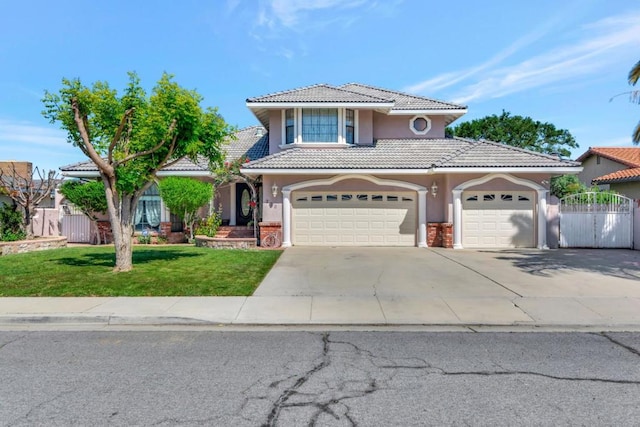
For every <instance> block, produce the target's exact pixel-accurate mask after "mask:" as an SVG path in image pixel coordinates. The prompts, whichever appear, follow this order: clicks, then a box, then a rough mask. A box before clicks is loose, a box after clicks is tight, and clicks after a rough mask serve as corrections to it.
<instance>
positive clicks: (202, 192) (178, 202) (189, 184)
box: [158, 176, 213, 239]
mask: <svg viewBox="0 0 640 427" xmlns="http://www.w3.org/2000/svg"><path fill="white" fill-rule="evenodd" d="M158 186H159V187H160V197H162V200H164V203H165V205H167V207H168V208H169V210H170V211H171V213H173V214H175V215H177V216H178V217H180V219H181V220H182V221H183V223H184V225H185V227H188V228H189V231H190V234H191V239H193V225H194V223H195V221H196V218H197V214H198V209H200V208H201V207H202V206H204V205H205V204H207V203H208V202H209V201H210V200H211V196H212V195H213V194H212V189H213V186H212V185H211V184H209V183H207V182H202V181H198V180H195V179H191V178H182V177H178V176H171V177H168V178H165V179H163V180H162V181H160V184H159V185H158Z"/></svg>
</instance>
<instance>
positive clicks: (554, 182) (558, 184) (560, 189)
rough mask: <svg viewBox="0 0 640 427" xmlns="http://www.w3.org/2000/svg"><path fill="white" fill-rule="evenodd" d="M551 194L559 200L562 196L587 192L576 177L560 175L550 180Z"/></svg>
mask: <svg viewBox="0 0 640 427" xmlns="http://www.w3.org/2000/svg"><path fill="white" fill-rule="evenodd" d="M550 189H551V194H552V195H554V196H556V197H557V198H559V199H562V198H563V197H564V196H567V195H569V194H575V193H582V192H584V191H587V187H586V186H585V185H584V184H583V183H582V182H580V180H579V179H578V177H577V176H576V175H561V176H554V177H553V178H551V185H550Z"/></svg>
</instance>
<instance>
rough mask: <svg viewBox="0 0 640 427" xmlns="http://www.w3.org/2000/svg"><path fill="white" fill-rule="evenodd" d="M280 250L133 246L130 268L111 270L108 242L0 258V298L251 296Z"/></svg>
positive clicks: (111, 251)
mask: <svg viewBox="0 0 640 427" xmlns="http://www.w3.org/2000/svg"><path fill="white" fill-rule="evenodd" d="M280 254H281V251H261V250H233V249H224V250H213V249H208V248H196V247H193V246H157V247H156V246H151V247H150V246H145V247H140V246H137V247H134V251H133V271H130V272H126V273H113V271H112V270H113V266H114V261H115V254H114V248H113V246H108V247H107V246H91V247H75V248H63V249H54V250H47V251H40V252H30V253H25V254H16V255H6V256H0V296H1V297H10V296H11V297H18V296H21V297H23V296H65V297H72V296H73V297H79V296H214V295H220V296H230V295H242V296H244V295H251V294H252V293H253V291H254V290H255V289H256V287H258V285H259V284H260V282H261V281H262V279H263V278H264V276H265V275H266V274H267V272H268V271H269V270H270V269H271V267H272V266H273V264H274V263H275V262H276V260H277V259H278V257H279V256H280Z"/></svg>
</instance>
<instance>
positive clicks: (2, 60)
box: [0, 0, 640, 169]
mask: <svg viewBox="0 0 640 427" xmlns="http://www.w3.org/2000/svg"><path fill="white" fill-rule="evenodd" d="M0 11H1V12H0V160H26V161H30V162H32V163H33V165H34V167H35V166H38V167H39V168H41V169H58V168H59V167H60V166H63V165H67V164H71V163H75V162H79V161H84V160H86V158H85V157H84V156H83V154H82V153H81V152H80V150H79V149H78V148H77V147H74V146H73V145H71V144H69V143H68V142H67V141H66V133H65V132H64V131H63V130H61V129H60V127H59V125H57V124H51V123H49V122H48V121H47V119H45V118H44V117H43V116H42V114H41V111H42V109H43V104H42V101H41V99H42V97H43V95H44V92H45V90H48V91H50V92H57V91H58V90H59V89H60V88H61V80H62V78H65V77H66V78H76V77H77V78H80V79H81V81H82V82H83V83H84V84H86V85H91V84H92V83H93V82H96V81H107V82H109V84H110V86H111V87H112V88H117V89H119V90H121V89H122V88H124V85H125V83H126V81H127V71H135V72H137V73H138V75H139V76H140V78H141V79H142V84H143V86H144V87H145V88H146V89H147V90H148V91H150V90H151V88H152V87H153V86H154V84H155V82H157V81H158V80H159V79H160V77H161V75H162V73H163V72H165V71H166V72H168V73H171V74H174V75H175V81H176V82H178V83H179V84H180V85H182V86H184V87H186V88H189V89H195V90H197V91H198V92H199V93H200V94H201V95H203V96H204V101H203V103H202V105H203V106H205V107H207V106H213V107H218V109H219V112H220V113H221V114H222V116H223V117H224V118H225V120H226V121H227V122H228V123H230V124H232V125H235V126H237V127H239V128H243V127H247V126H252V125H255V124H258V121H257V119H256V118H255V117H254V116H253V114H252V113H251V112H250V111H249V110H248V109H247V108H246V105H245V102H246V99H247V98H249V97H255V96H261V95H266V94H268V93H272V92H276V91H281V90H287V89H293V88H296V87H302V86H307V85H311V84H317V83H328V84H334V85H339V84H344V83H350V82H358V83H363V84H368V85H373V86H377V87H382V88H387V89H392V90H400V91H405V92H409V93H414V94H417V95H422V96H427V97H430V98H434V99H440V100H444V101H452V102H456V103H461V104H464V105H466V106H467V107H468V113H467V114H466V115H465V116H464V117H462V118H461V119H458V121H457V122H455V123H454V124H456V123H459V122H463V121H467V120H472V119H476V118H481V117H484V116H488V115H492V114H500V113H501V112H502V110H506V111H508V112H510V113H511V114H512V115H522V116H529V117H531V118H533V119H534V120H538V121H542V122H549V123H552V124H554V125H555V126H556V127H557V128H559V129H567V130H569V131H570V132H571V134H573V136H574V137H575V138H576V141H577V142H578V144H579V145H580V148H578V149H576V150H573V152H572V157H573V158H576V157H578V156H579V155H580V154H582V153H583V152H584V151H586V150H587V149H588V148H589V147H591V146H621V147H625V146H632V143H631V133H632V130H633V128H634V126H635V125H636V123H638V120H640V105H638V104H633V103H631V102H629V96H628V95H620V96H617V97H616V95H618V94H621V93H625V92H628V91H629V90H631V89H632V88H633V87H632V86H629V85H628V82H627V76H628V73H629V70H630V69H631V67H632V66H633V65H634V64H635V63H636V62H637V61H638V60H640V0H562V1H558V0H535V1H533V0H529V1H524V0H519V1H513V0H493V1H492V0H485V1H477V0H458V1H456V2H444V1H439V2H436V1H432V0H376V1H365V0H246V1H244V0H226V1H224V0H211V1H200V0H181V1H179V2H178V1H163V0H155V1H154V2H147V1H142V0H126V1H124V0H110V1H83V0H57V1H50V0H32V1H17V2H3V5H2V6H1V7H0ZM612 97H613V98H614V99H613V100H611V98H612Z"/></svg>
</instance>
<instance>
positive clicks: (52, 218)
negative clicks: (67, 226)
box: [33, 208, 60, 237]
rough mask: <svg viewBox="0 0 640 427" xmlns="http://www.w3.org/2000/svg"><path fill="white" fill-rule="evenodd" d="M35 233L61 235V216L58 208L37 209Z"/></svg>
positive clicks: (38, 234)
mask: <svg viewBox="0 0 640 427" xmlns="http://www.w3.org/2000/svg"><path fill="white" fill-rule="evenodd" d="M33 234H34V235H35V236H42V237H47V236H59V235H60V218H59V212H58V209H56V208H53V209H42V208H39V209H37V210H36V215H35V216H34V217H33Z"/></svg>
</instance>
